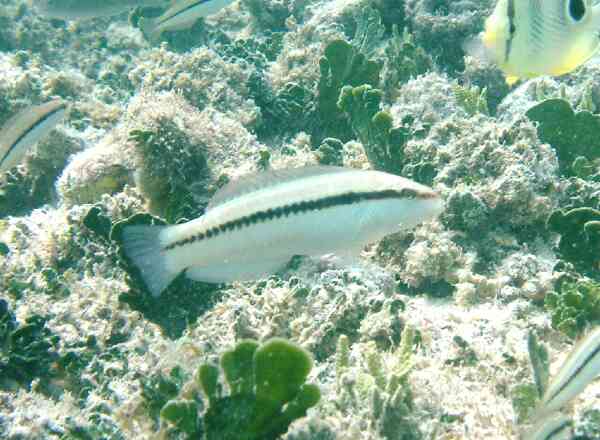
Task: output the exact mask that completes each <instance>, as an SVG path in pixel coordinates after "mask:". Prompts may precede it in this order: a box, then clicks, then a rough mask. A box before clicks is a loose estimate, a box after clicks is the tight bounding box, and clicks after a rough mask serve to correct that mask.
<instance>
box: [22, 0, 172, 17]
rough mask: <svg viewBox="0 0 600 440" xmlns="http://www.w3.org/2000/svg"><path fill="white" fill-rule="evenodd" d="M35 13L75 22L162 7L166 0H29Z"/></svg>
mask: <svg viewBox="0 0 600 440" xmlns="http://www.w3.org/2000/svg"><path fill="white" fill-rule="evenodd" d="M30 1H31V2H32V3H33V6H34V7H35V9H37V11H38V12H39V13H40V14H42V15H45V16H47V17H51V18H60V19H63V20H77V19H86V18H94V17H107V16H111V15H117V14H120V13H122V12H126V11H129V10H130V9H133V8H135V7H137V6H163V5H164V4H166V3H167V2H168V0H30Z"/></svg>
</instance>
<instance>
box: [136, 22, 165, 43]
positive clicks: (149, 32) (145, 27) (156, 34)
mask: <svg viewBox="0 0 600 440" xmlns="http://www.w3.org/2000/svg"><path fill="white" fill-rule="evenodd" d="M138 25H139V27H140V29H141V31H142V33H143V34H144V35H145V36H146V38H147V39H148V40H149V41H150V42H151V43H157V42H158V40H159V38H160V34H161V32H160V30H159V28H158V23H157V21H156V20H154V19H152V18H145V17H141V18H140V20H139V22H138Z"/></svg>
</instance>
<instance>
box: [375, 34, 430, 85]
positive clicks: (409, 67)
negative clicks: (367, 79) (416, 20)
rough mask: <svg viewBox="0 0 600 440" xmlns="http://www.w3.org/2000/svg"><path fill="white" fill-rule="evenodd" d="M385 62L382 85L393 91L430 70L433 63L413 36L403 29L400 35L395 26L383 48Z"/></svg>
mask: <svg viewBox="0 0 600 440" xmlns="http://www.w3.org/2000/svg"><path fill="white" fill-rule="evenodd" d="M385 55H386V62H385V67H384V70H383V73H382V75H383V84H384V85H385V89H386V90H395V89H397V87H398V85H399V84H402V83H405V82H407V81H408V80H409V79H411V78H415V77H417V76H418V75H421V74H423V73H426V72H427V71H429V70H431V68H432V66H433V61H432V59H431V57H430V56H429V55H428V54H427V52H425V51H424V50H423V49H422V48H421V47H419V46H417V45H416V43H415V41H414V38H413V36H412V35H411V34H410V33H409V32H408V30H407V29H404V32H403V33H402V34H400V32H399V31H398V27H397V26H396V25H394V26H393V28H392V38H391V39H390V41H389V42H388V45H387V46H386V48H385Z"/></svg>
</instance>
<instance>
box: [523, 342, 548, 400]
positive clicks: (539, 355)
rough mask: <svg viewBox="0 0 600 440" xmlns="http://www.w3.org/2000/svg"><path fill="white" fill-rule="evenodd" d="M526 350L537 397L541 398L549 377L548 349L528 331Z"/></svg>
mask: <svg viewBox="0 0 600 440" xmlns="http://www.w3.org/2000/svg"><path fill="white" fill-rule="evenodd" d="M527 351H528V353H529V360H530V362H531V369H532V371H533V378H534V380H535V386H536V390H537V393H538V397H539V398H540V399H541V398H542V396H543V395H544V393H545V392H546V389H547V388H548V381H549V378H550V365H549V355H548V349H547V348H546V346H545V345H544V344H541V343H539V342H538V340H537V337H536V335H535V333H533V332H531V331H530V332H529V334H528V335H527Z"/></svg>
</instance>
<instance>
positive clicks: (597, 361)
mask: <svg viewBox="0 0 600 440" xmlns="http://www.w3.org/2000/svg"><path fill="white" fill-rule="evenodd" d="M598 374H600V327H598V328H596V329H594V330H593V331H591V332H590V333H588V334H587V336H586V337H585V338H583V339H582V340H581V341H580V342H579V343H577V344H576V345H575V347H574V348H573V350H572V351H571V353H570V354H569V356H568V357H567V359H566V360H565V362H564V364H563V365H562V366H561V367H560V369H559V370H558V373H557V374H556V376H555V377H554V378H553V380H552V381H551V383H550V386H548V389H547V390H546V392H545V393H544V396H543V397H542V401H541V403H540V406H539V408H538V409H537V411H536V413H535V415H534V418H540V417H543V416H545V415H547V414H550V413H552V412H555V411H558V410H559V409H560V408H561V407H563V406H565V405H566V404H567V403H568V402H569V401H571V400H572V399H573V398H575V396H577V395H578V394H579V393H581V392H582V391H583V390H584V389H585V387H586V386H587V385H588V384H589V383H590V382H591V381H592V380H594V379H595V378H596V376H598Z"/></svg>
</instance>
